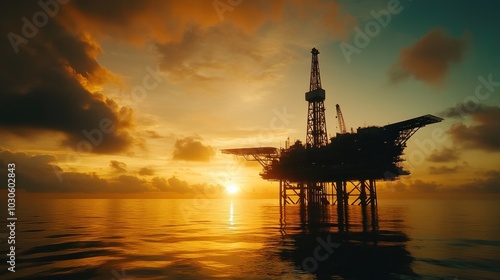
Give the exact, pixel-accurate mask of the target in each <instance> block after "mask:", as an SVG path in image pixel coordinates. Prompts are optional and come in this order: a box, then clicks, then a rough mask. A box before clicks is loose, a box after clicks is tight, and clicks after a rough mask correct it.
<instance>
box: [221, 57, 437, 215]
mask: <svg viewBox="0 0 500 280" xmlns="http://www.w3.org/2000/svg"><path fill="white" fill-rule="evenodd" d="M311 53H312V61H311V79H310V85H309V91H308V92H306V93H305V99H306V101H307V102H308V113H307V135H306V143H305V145H304V144H302V142H301V141H300V140H297V141H296V142H295V143H294V144H293V145H289V143H287V144H286V145H285V148H281V149H278V148H275V147H254V148H239V149H223V150H221V151H222V153H225V154H232V155H237V156H242V157H244V158H245V159H246V160H250V161H257V162H259V163H260V164H261V165H262V166H263V171H262V172H261V173H260V176H261V177H262V178H263V179H266V180H270V181H279V187H280V192H279V195H280V205H281V206H283V205H284V204H300V205H318V204H330V203H332V204H337V205H338V206H339V209H342V208H344V207H347V205H348V204H349V202H351V204H353V205H354V204H358V205H362V206H364V207H363V208H365V207H366V206H367V205H371V206H372V209H375V208H376V207H377V189H376V181H377V180H395V179H397V178H398V177H399V176H401V175H409V174H410V173H409V172H408V171H406V170H404V169H403V166H402V162H403V161H404V158H403V157H402V156H403V151H404V149H405V148H406V142H407V141H408V139H409V138H410V137H411V136H412V135H413V134H415V132H417V131H418V130H419V129H420V128H422V127H424V126H426V125H429V124H433V123H437V122H440V121H442V120H443V119H442V118H439V117H436V116H433V115H424V116H421V117H417V118H413V119H408V120H405V121H401V122H397V123H393V124H389V125H385V126H370V127H364V128H358V129H357V132H354V131H353V130H352V129H351V131H350V132H347V131H346V126H345V123H344V118H343V116H342V111H341V110H340V106H339V105H338V104H337V105H336V111H337V119H338V125H339V130H340V132H339V133H337V135H336V136H335V137H333V138H331V139H328V137H327V132H326V118H325V105H324V100H325V90H324V89H323V88H322V87H321V77H320V71H319V61H318V54H319V51H318V50H317V49H316V48H313V49H312V51H311ZM349 198H352V199H351V201H350V200H349Z"/></svg>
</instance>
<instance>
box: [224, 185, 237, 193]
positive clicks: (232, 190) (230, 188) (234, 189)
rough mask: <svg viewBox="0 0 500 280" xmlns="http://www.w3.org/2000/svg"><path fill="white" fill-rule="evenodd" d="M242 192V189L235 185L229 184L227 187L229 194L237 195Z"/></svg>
mask: <svg viewBox="0 0 500 280" xmlns="http://www.w3.org/2000/svg"><path fill="white" fill-rule="evenodd" d="M239 191H240V188H239V187H238V186H236V185H235V184H229V185H227V186H226V192H228V193H229V194H235V193H237V192H239Z"/></svg>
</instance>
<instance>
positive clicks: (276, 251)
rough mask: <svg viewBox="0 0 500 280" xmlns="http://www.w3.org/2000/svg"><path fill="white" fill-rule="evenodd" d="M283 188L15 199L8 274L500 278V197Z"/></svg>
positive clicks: (1, 273) (42, 276)
mask: <svg viewBox="0 0 500 280" xmlns="http://www.w3.org/2000/svg"><path fill="white" fill-rule="evenodd" d="M369 210H370V209H368V211H367V213H366V215H363V213H362V211H361V207H360V206H350V207H349V214H348V218H349V226H348V227H346V228H344V230H343V231H342V232H339V228H338V220H337V208H336V206H328V207H324V208H320V209H312V210H309V211H307V209H303V210H302V211H301V208H300V207H298V206H290V207H288V206H287V208H286V209H285V211H282V209H280V207H279V205H278V201H277V200H238V199H233V200H231V199H221V200H215V199H214V200H203V199H199V200H191V199H187V200H174V199H172V200H162V199H150V200H139V199H137V200H126V199H116V200H113V199H67V200H66V199H54V200H24V201H23V200H18V202H17V216H18V219H19V221H18V222H17V227H16V256H17V258H16V272H15V273H11V272H9V271H7V265H6V253H7V251H6V249H7V243H6V240H5V236H6V235H5V233H6V231H5V224H6V222H5V214H4V213H2V215H3V216H2V225H3V226H2V227H3V229H2V231H1V232H0V233H2V235H1V236H0V237H1V243H0V244H1V249H2V257H1V260H2V265H1V268H2V271H0V278H1V279H65V280H66V279H106V280H110V279H117V280H118V279H135V280H139V279H283V280H292V279H301V280H302V279H450V280H451V279H500V203H499V202H498V201H483V200H477V201H476V200H474V201H460V200H400V201H398V200H379V205H378V210H377V213H376V214H374V215H372V212H371V211H369Z"/></svg>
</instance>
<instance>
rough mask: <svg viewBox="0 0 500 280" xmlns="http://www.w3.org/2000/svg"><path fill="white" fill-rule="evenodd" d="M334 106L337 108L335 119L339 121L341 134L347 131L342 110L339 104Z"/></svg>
mask: <svg viewBox="0 0 500 280" xmlns="http://www.w3.org/2000/svg"><path fill="white" fill-rule="evenodd" d="M335 108H337V119H338V121H339V130H340V133H341V134H344V133H347V130H346V128H345V122H344V117H343V116H342V111H341V110H340V105H339V104H337V105H335Z"/></svg>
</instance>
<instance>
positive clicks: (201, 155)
mask: <svg viewBox="0 0 500 280" xmlns="http://www.w3.org/2000/svg"><path fill="white" fill-rule="evenodd" d="M201 141H202V139H201V138H200V137H185V138H181V139H177V140H176V141H175V144H174V151H173V153H172V157H173V159H174V160H186V161H210V159H211V158H212V157H213V156H214V155H215V149H214V148H212V147H211V146H209V145H204V144H203V143H202V142H201Z"/></svg>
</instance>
